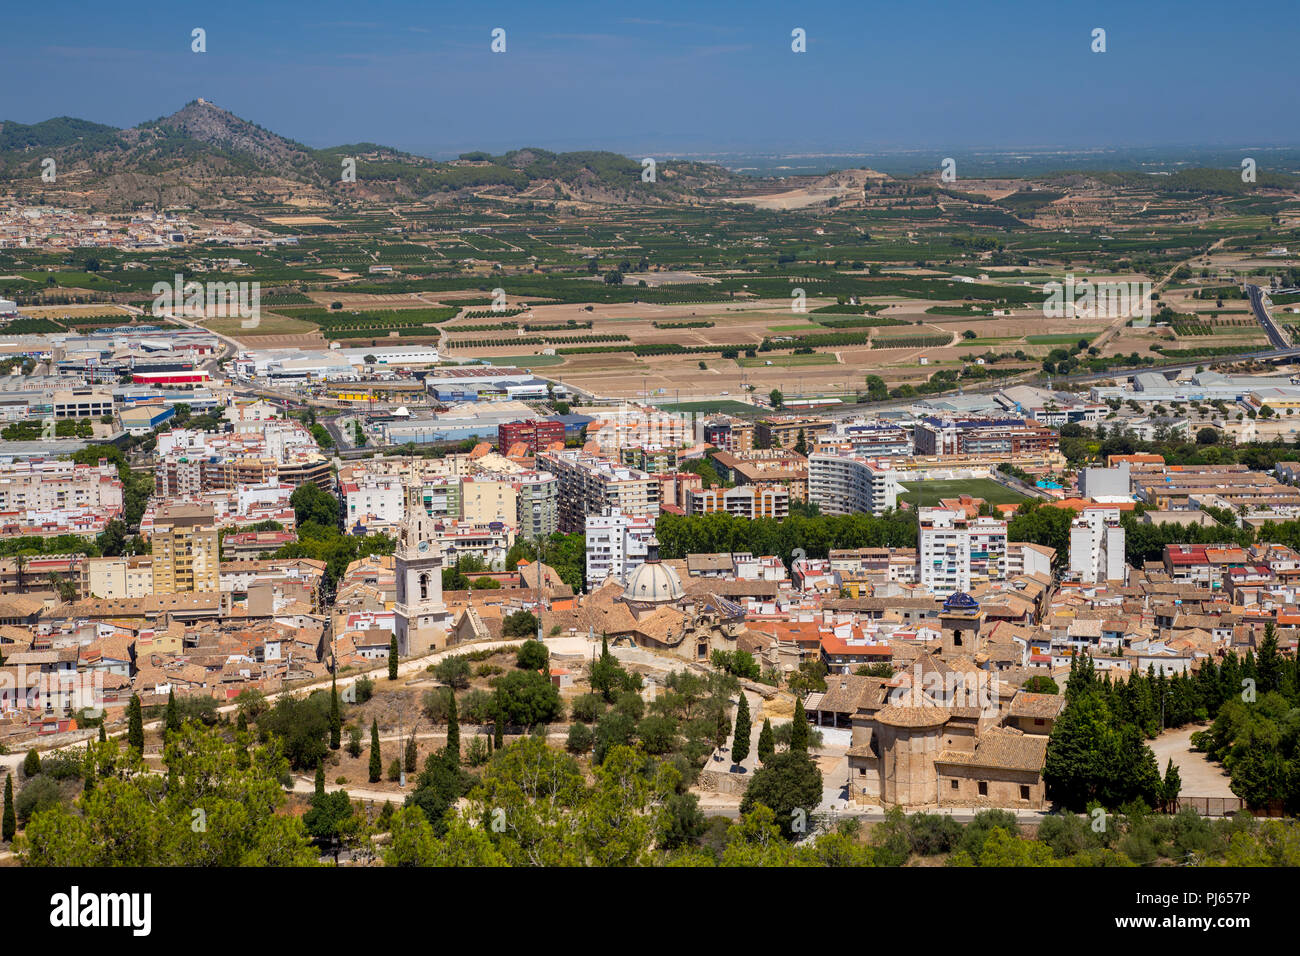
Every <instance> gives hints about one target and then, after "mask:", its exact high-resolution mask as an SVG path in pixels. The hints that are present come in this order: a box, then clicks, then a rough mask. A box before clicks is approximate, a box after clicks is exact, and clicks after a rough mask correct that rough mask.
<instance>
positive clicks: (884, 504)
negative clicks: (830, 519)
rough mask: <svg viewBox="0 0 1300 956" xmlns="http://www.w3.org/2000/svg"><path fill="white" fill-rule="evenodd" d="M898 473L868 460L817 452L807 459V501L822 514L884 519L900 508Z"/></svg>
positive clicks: (884, 465)
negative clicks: (870, 515)
mask: <svg viewBox="0 0 1300 956" xmlns="http://www.w3.org/2000/svg"><path fill="white" fill-rule="evenodd" d="M901 490H902V489H901V488H900V487H899V484H898V472H896V471H895V470H894V469H892V468H890V467H888V466H887V465H886V464H884V463H881V462H877V461H874V460H871V459H867V458H858V457H854V456H846V455H837V454H834V453H828V452H814V453H813V454H812V455H810V456H809V457H808V500H809V501H811V502H813V503H814V504H816V505H817V506H818V507H819V508H820V509H821V510H822V513H823V514H830V515H850V514H872V515H881V514H884V513H885V512H886V511H888V510H890V509H892V508H894V507H896V506H897V504H898V494H899V492H900V491H901Z"/></svg>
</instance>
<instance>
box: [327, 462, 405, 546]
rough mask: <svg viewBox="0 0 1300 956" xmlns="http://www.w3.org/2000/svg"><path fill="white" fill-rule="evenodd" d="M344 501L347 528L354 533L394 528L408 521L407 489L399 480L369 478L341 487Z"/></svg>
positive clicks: (368, 476)
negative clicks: (404, 520)
mask: <svg viewBox="0 0 1300 956" xmlns="http://www.w3.org/2000/svg"><path fill="white" fill-rule="evenodd" d="M339 493H340V494H341V495H342V497H343V527H344V530H346V531H349V532H350V531H352V530H353V529H355V528H356V527H357V526H358V525H360V526H361V527H364V528H367V529H369V528H371V527H376V526H378V527H382V526H393V525H397V524H400V523H401V521H402V519H404V518H405V517H406V489H405V487H404V486H403V484H402V482H401V480H400V479H398V478H389V477H381V476H377V475H365V476H363V477H361V478H359V479H358V480H356V481H345V482H341V483H340V484H339Z"/></svg>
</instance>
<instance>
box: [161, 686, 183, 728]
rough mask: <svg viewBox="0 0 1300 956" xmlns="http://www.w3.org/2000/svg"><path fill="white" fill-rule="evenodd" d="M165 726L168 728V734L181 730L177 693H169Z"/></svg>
mask: <svg viewBox="0 0 1300 956" xmlns="http://www.w3.org/2000/svg"><path fill="white" fill-rule="evenodd" d="M163 726H164V727H166V728H167V733H169V734H170V733H175V732H176V731H178V730H180V729H181V715H180V711H178V710H177V709H176V691H175V690H174V689H173V690H169V691H167V712H166V714H165V715H164V717H163Z"/></svg>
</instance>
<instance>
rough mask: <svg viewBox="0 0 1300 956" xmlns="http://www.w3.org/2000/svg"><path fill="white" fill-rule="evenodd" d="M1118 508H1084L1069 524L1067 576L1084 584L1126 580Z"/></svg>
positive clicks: (1126, 569) (1122, 581)
mask: <svg viewBox="0 0 1300 956" xmlns="http://www.w3.org/2000/svg"><path fill="white" fill-rule="evenodd" d="M1127 572H1128V566H1127V564H1125V562H1124V527H1123V526H1122V525H1121V524H1120V523H1119V509H1118V508H1085V509H1084V510H1083V513H1082V514H1081V515H1079V516H1078V517H1077V518H1075V519H1074V521H1072V522H1071V523H1070V573H1071V574H1072V575H1077V576H1078V578H1079V580H1081V581H1083V582H1085V583H1087V584H1102V583H1105V582H1107V581H1115V582H1118V583H1120V584H1124V583H1125V582H1126V581H1127Z"/></svg>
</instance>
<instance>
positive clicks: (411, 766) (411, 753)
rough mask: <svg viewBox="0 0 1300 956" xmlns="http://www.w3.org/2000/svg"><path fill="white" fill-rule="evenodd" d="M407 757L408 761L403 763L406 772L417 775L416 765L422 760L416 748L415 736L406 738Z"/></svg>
mask: <svg viewBox="0 0 1300 956" xmlns="http://www.w3.org/2000/svg"><path fill="white" fill-rule="evenodd" d="M405 756H406V759H405V761H404V762H403V766H404V767H405V768H406V772H407V773H415V767H416V763H417V761H418V760H419V759H420V753H419V751H418V750H416V748H415V734H411V736H409V737H407V738H406V755H405Z"/></svg>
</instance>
